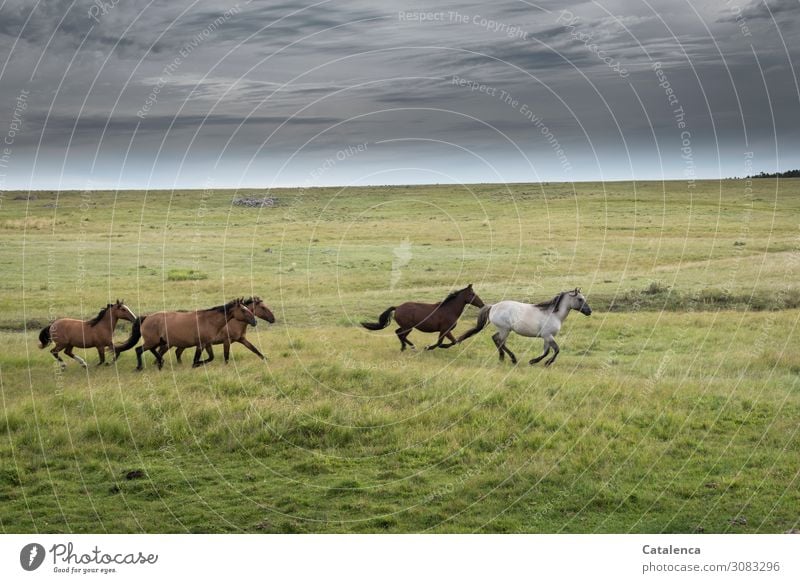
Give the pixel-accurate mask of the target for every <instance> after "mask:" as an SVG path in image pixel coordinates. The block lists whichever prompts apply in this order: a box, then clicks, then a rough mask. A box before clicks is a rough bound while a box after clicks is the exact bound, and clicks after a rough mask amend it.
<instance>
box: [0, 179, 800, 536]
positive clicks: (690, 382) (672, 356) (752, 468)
mask: <svg viewBox="0 0 800 583" xmlns="http://www.w3.org/2000/svg"><path fill="white" fill-rule="evenodd" d="M751 186H752V188H750V187H751ZM259 194H263V192H258V191H241V192H234V191H176V192H161V191H160V192H147V193H145V192H139V191H136V192H83V193H81V192H61V193H54V192H37V193H35V199H31V200H27V199H25V197H24V195H22V194H21V193H13V192H12V193H9V192H6V193H3V195H2V200H1V201H0V240H2V244H1V245H0V265H2V274H3V278H2V281H0V286H2V290H3V292H2V294H0V531H2V532H6V533H10V532H46V533H61V532H212V533H218V532H254V533H257V532H265V533H270V532H324V533H329V532H331V533H332V532H647V533H649V532H686V533H691V532H707V533H711V532H737V533H738V532H748V533H754V532H785V531H787V530H790V529H796V528H800V435H799V434H798V428H800V351H798V346H800V342H798V341H800V332H798V328H797V324H798V318H800V281H798V274H800V228H799V225H798V216H800V180H794V179H787V180H780V182H778V181H776V180H773V179H762V180H756V181H754V182H753V183H752V185H751V184H749V183H747V182H746V181H744V180H731V181H721V182H719V181H708V182H702V181H701V182H698V183H697V184H696V187H695V188H693V189H687V184H686V183H685V182H666V183H661V182H644V183H636V184H633V183H580V184H576V185H574V186H573V185H568V184H517V185H510V186H504V185H473V186H469V187H457V186H409V187H364V188H346V189H333V188H320V189H308V190H304V191H303V190H291V189H277V190H274V191H271V192H270V194H271V195H272V196H274V197H276V199H277V204H276V205H275V206H274V207H268V208H249V207H239V206H234V205H232V202H233V201H234V199H236V198H238V197H244V196H258V195H259ZM468 283H472V284H473V285H474V288H475V291H476V292H477V293H479V294H480V297H481V298H482V299H483V300H484V301H485V302H486V303H496V302H498V301H500V300H501V299H516V300H523V301H530V302H538V301H542V300H547V299H549V298H551V297H552V296H553V295H554V294H555V293H556V292H558V291H559V290H566V289H572V288H574V287H576V286H579V287H581V288H582V291H583V293H584V294H585V296H586V298H587V300H588V302H589V304H591V307H592V309H593V314H592V316H590V317H585V316H583V315H581V314H579V313H572V315H570V316H569V318H568V319H567V321H566V322H565V324H564V328H563V329H562V331H561V333H560V334H559V336H558V342H559V344H560V346H561V354H560V356H559V359H558V361H557V362H556V363H555V364H554V365H553V366H552V367H550V368H547V369H545V368H544V367H542V366H541V365H538V366H534V367H530V366H528V365H527V361H528V360H529V359H530V358H531V357H533V356H538V355H539V354H540V353H541V349H542V342H541V340H539V339H536V340H530V339H523V338H520V337H518V336H515V335H513V334H512V335H511V337H510V339H509V346H510V347H511V348H512V350H514V352H515V353H516V354H517V355H518V356H519V358H520V364H519V365H517V366H511V365H510V363H509V362H508V360H506V362H504V363H499V362H498V360H497V352H496V350H495V347H494V344H493V343H492V340H491V334H492V333H493V330H489V329H487V330H485V331H483V332H481V333H479V334H478V335H476V336H474V337H473V338H470V339H469V340H467V341H465V342H464V343H463V344H459V345H457V346H455V347H453V348H450V349H448V350H442V349H439V350H434V351H430V352H425V351H423V350H421V349H419V350H417V351H411V350H406V351H405V352H403V353H401V352H400V350H399V348H400V344H399V342H398V340H397V338H396V337H395V335H394V326H390V327H389V328H387V329H385V330H381V331H377V332H371V331H367V330H365V329H364V328H362V327H361V326H360V325H359V322H360V321H362V320H370V321H374V320H375V319H376V318H377V316H378V315H379V314H380V313H381V312H383V311H384V310H385V309H386V308H388V307H389V306H394V305H397V304H399V303H401V302H403V301H407V300H418V301H427V302H435V301H439V300H441V299H442V298H444V297H445V296H446V295H447V294H448V293H449V292H451V291H453V290H455V289H458V288H461V287H464V286H465V285H467V284H468ZM249 295H259V296H261V297H262V298H264V301H265V302H266V304H267V305H268V306H270V308H271V309H272V311H273V312H274V314H275V316H276V318H277V322H276V323H275V324H273V325H267V324H266V323H265V322H263V321H259V325H258V326H257V327H256V328H255V329H252V330H250V331H249V333H248V339H249V340H250V341H252V342H253V343H254V344H255V345H256V346H258V347H259V348H260V349H261V350H262V352H263V353H264V354H265V355H266V356H267V357H268V361H266V362H262V361H260V360H258V359H257V358H256V357H255V356H254V355H253V354H252V353H250V352H249V351H248V350H247V349H246V348H244V347H242V346H241V345H234V346H233V348H232V355H233V358H232V360H231V363H230V364H228V365H227V366H226V365H224V364H223V362H222V358H221V356H222V354H221V352H222V350H221V347H216V348H217V350H216V357H217V358H216V360H215V361H214V362H212V363H211V364H209V365H207V366H205V367H202V368H199V369H194V370H193V369H192V368H191V366H190V363H188V362H186V360H187V359H184V363H183V364H177V363H176V362H175V359H174V354H173V353H170V354H169V355H168V356H167V357H166V364H165V366H164V369H163V370H161V371H159V370H157V369H156V367H155V366H154V365H153V358H152V356H150V355H145V363H146V366H145V370H144V371H142V372H136V371H135V370H134V368H135V366H136V359H135V355H134V353H133V351H130V352H126V353H123V354H122V355H120V359H119V361H118V362H117V363H116V364H115V365H112V366H104V367H96V366H94V365H95V363H96V362H97V354H96V352H95V351H94V350H88V351H80V350H78V351H76V353H77V354H81V355H82V356H83V357H84V358H86V360H87V362H89V365H90V368H89V369H88V370H85V369H83V368H81V367H80V366H78V365H77V363H75V362H74V361H71V360H70V361H69V362H68V365H67V367H66V369H65V370H63V371H61V370H59V368H58V367H57V365H56V363H55V361H54V360H53V358H52V356H51V355H50V354H49V353H48V352H47V351H45V350H40V349H39V348H38V345H37V344H38V342H37V335H38V333H39V330H40V329H41V327H42V326H44V325H45V324H47V323H48V321H49V319H51V318H54V317H61V316H70V317H75V318H82V319H88V318H91V317H93V316H94V315H96V314H97V311H98V310H99V309H100V308H101V307H103V306H105V305H106V303H107V302H109V301H113V300H115V299H116V298H121V299H124V300H125V302H126V304H127V305H128V306H130V307H131V309H132V310H133V311H134V312H135V313H136V314H137V315H143V314H148V313H152V312H155V311H158V310H175V309H197V308H204V307H210V306H214V305H218V304H221V303H223V302H224V301H225V300H228V299H231V298H233V297H237V296H249ZM477 312H478V310H477V309H476V308H474V307H467V308H466V310H465V312H464V316H463V318H462V320H461V321H460V323H459V325H458V327H457V329H456V335H459V334H461V333H463V332H464V331H465V330H467V329H468V328H470V327H472V326H473V325H474V324H475V318H476V316H477ZM130 329H131V326H130V324H128V323H127V322H124V323H121V324H120V326H119V327H118V329H117V333H116V336H115V339H116V341H117V342H118V343H119V342H122V341H123V340H124V339H125V338H126V337H127V335H128V333H129V332H130ZM410 339H411V340H412V341H413V342H414V343H415V344H416V345H417V346H418V348H421V347H422V346H425V345H427V344H430V343H432V342H433V341H434V340H435V336H434V335H423V334H421V333H420V332H417V331H415V332H413V333H412V334H411V336H410Z"/></svg>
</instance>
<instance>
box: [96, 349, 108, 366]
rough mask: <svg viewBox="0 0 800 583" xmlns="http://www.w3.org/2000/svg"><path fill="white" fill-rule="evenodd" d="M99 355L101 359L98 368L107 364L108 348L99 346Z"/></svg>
mask: <svg viewBox="0 0 800 583" xmlns="http://www.w3.org/2000/svg"><path fill="white" fill-rule="evenodd" d="M97 355H98V356H99V357H100V362H98V363H97V366H100V365H101V364H105V362H106V347H105V346H98V347H97Z"/></svg>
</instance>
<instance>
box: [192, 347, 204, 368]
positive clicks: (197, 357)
mask: <svg viewBox="0 0 800 583" xmlns="http://www.w3.org/2000/svg"><path fill="white" fill-rule="evenodd" d="M201 354H203V347H202V346H197V347H196V348H195V349H194V358H193V359H192V368H197V367H198V366H200V364H201V362H200V355H201Z"/></svg>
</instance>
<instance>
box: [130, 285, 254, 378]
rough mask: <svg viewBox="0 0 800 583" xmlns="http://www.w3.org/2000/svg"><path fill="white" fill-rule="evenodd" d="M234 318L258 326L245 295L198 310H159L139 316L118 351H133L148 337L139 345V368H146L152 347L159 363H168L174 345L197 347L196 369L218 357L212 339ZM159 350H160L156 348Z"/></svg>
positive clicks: (137, 350) (137, 356)
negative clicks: (145, 358) (145, 359)
mask: <svg viewBox="0 0 800 583" xmlns="http://www.w3.org/2000/svg"><path fill="white" fill-rule="evenodd" d="M231 320H239V321H241V322H246V323H247V324H250V325H251V326H255V325H256V318H255V316H253V313H252V312H251V311H250V310H248V309H247V307H245V305H244V304H243V303H242V300H241V298H238V299H235V300H232V301H230V302H228V303H227V304H224V305H222V306H215V307H213V308H207V309H205V310H196V311H194V312H156V313H155V314H150V315H148V316H142V317H141V318H138V319H137V320H136V322H134V324H133V330H132V331H131V336H130V338H128V340H127V341H125V343H124V344H123V345H122V346H118V347H117V348H116V353H117V355H119V353H121V352H125V351H126V350H130V349H131V348H133V347H134V346H136V343H137V342H139V338H144V341H143V342H142V345H141V346H137V347H136V364H137V366H136V370H142V368H143V366H142V353H143V352H144V351H145V350H149V351H150V352H152V353H153V355H154V356H155V357H156V364H157V365H158V368H159V369H161V368H162V367H163V366H164V354H165V353H166V352H167V351H168V350H169V349H170V348H172V347H181V348H189V347H190V346H194V347H195V351H194V362H192V368H194V367H198V366H202V365H204V364H208V363H209V362H211V361H212V360H214V351H213V350H212V348H211V342H212V341H213V340H214V338H216V337H217V335H218V334H219V333H220V331H221V330H222V329H223V328H224V327H225V325H226V324H227V323H228V322H230V321H231ZM156 349H158V350H156ZM203 349H205V350H206V352H207V353H208V358H207V359H206V360H202V361H201V360H200V354H201V353H202V351H203Z"/></svg>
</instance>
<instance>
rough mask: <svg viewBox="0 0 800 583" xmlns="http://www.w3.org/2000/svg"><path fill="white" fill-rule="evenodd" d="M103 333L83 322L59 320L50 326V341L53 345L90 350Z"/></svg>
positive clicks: (73, 319) (96, 327)
mask: <svg viewBox="0 0 800 583" xmlns="http://www.w3.org/2000/svg"><path fill="white" fill-rule="evenodd" d="M104 331H105V330H103V329H101V328H100V326H94V327H92V326H89V324H87V323H86V322H84V321H83V320H77V319H75V318H59V319H58V320H56V321H55V322H53V323H52V324H51V325H50V339H51V340H52V341H53V342H54V343H55V344H62V345H69V346H74V347H76V348H91V347H92V346H95V345H96V341H97V338H98V336H99V335H101V334H102V333H103V332H104Z"/></svg>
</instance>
